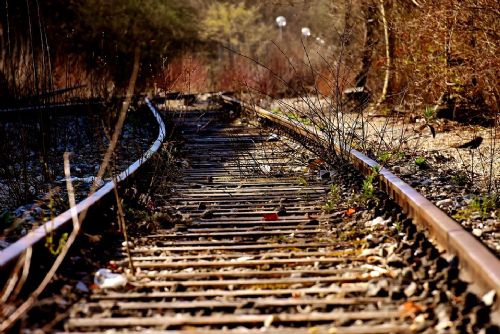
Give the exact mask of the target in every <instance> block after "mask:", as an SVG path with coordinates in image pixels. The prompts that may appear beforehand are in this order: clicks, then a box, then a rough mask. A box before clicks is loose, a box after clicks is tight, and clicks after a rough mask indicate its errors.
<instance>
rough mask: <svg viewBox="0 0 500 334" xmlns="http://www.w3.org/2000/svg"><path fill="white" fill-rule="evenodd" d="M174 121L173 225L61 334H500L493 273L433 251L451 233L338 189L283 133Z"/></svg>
mask: <svg viewBox="0 0 500 334" xmlns="http://www.w3.org/2000/svg"><path fill="white" fill-rule="evenodd" d="M228 101H229V102H231V103H233V104H234V103H235V101H234V100H232V99H228ZM233 106H234V105H233ZM175 116H176V117H174V118H173V119H174V122H175V123H176V124H175V126H176V127H177V128H178V129H181V131H182V138H183V145H182V150H183V156H184V157H185V158H186V161H187V162H188V165H189V166H188V167H187V168H185V170H184V171H183V174H182V178H181V179H179V180H178V181H177V182H176V184H175V186H174V188H173V189H172V191H169V192H168V193H163V194H156V196H157V200H161V201H164V203H163V205H164V206H165V207H168V208H169V210H170V211H169V212H174V213H173V214H172V213H171V216H172V218H173V217H174V216H175V219H171V220H169V221H166V222H163V223H159V224H158V228H157V230H156V231H155V232H154V233H151V234H147V235H137V236H133V237H132V239H131V243H130V246H131V259H132V263H133V266H134V272H132V271H130V270H129V268H128V266H129V261H128V257H127V252H126V249H125V247H124V248H123V249H122V250H121V256H118V257H117V258H116V259H115V261H114V262H113V265H114V266H115V268H114V270H115V271H116V272H119V273H123V274H121V275H122V277H126V279H127V285H126V286H122V287H120V288H118V289H97V290H94V291H92V292H91V293H90V294H89V295H88V297H86V298H84V299H83V300H81V301H80V302H78V303H76V304H75V305H73V306H72V308H71V310H70V313H69V316H68V317H67V318H66V319H64V320H63V321H62V322H61V326H60V328H59V330H60V331H63V330H64V332H74V333H80V332H89V333H100V332H104V331H107V330H113V331H114V332H126V333H134V332H143V331H146V330H147V331H148V332H150V333H178V334H180V333H193V332H200V333H210V334H215V333H262V332H264V333H276V334H288V333H290V334H291V333H308V334H311V333H318V334H319V333H414V332H425V333H454V332H457V333H461V332H470V333H477V332H479V331H483V332H484V333H496V332H498V330H499V329H498V327H496V326H495V325H494V323H495V321H497V320H498V319H497V314H496V313H495V307H496V304H495V300H494V298H491V297H492V296H493V295H494V292H495V289H498V286H495V285H494V284H495V276H494V272H495V269H492V270H491V271H492V272H493V273H491V271H489V270H487V269H485V272H486V273H484V272H481V271H478V270H479V269H478V270H471V268H473V269H474V268H476V267H475V266H474V265H473V264H471V262H470V261H471V260H470V259H469V258H467V257H464V256H463V255H462V251H455V250H456V249H462V248H464V247H467V246H463V245H462V246H456V245H455V246H454V247H455V248H453V247H447V245H446V243H442V242H441V243H438V244H437V246H438V247H439V250H438V248H436V244H434V243H431V242H430V241H429V237H430V238H431V239H437V240H438V241H440V240H441V238H442V235H443V232H442V230H440V228H439V227H431V228H430V232H429V231H427V230H425V229H424V228H423V227H420V226H416V225H415V224H413V223H412V219H409V218H408V217H407V216H405V214H404V213H403V212H402V210H401V209H400V207H399V206H398V205H397V204H396V203H394V202H393V201H392V200H391V199H390V198H389V197H388V196H386V195H384V194H382V193H381V192H377V194H376V196H375V197H374V198H369V199H366V198H365V199H361V197H360V196H358V195H359V194H360V193H361V189H360V184H361V182H362V181H363V176H362V175H361V174H359V173H357V172H355V171H353V170H351V169H348V168H339V170H338V171H329V173H330V174H331V175H327V174H326V171H325V170H323V168H324V166H323V162H322V161H321V160H320V159H318V158H317V157H314V156H313V155H312V154H311V153H310V152H308V151H307V150H305V149H304V148H302V147H301V146H300V145H299V144H298V143H297V142H296V141H294V140H293V139H291V138H290V137H289V136H288V135H287V133H286V132H285V131H282V130H283V126H284V125H285V124H284V120H277V121H276V120H275V123H277V124H278V125H280V126H281V130H277V129H274V128H265V127H264V128H263V127H261V126H260V125H258V124H256V123H247V122H245V121H244V119H242V118H239V117H237V115H236V113H234V112H233V111H231V112H227V111H224V110H216V109H213V108H210V110H203V109H193V110H189V109H186V110H184V111H182V112H177V114H176V115H175ZM260 116H261V117H274V116H272V115H267V114H266V113H261V114H260ZM299 135H300V136H302V137H304V136H308V135H310V134H307V133H304V132H303V130H302V133H300V134H299ZM355 164H357V165H358V166H359V165H360V163H356V162H355ZM334 174H335V175H334ZM383 175H385V176H387V175H388V174H383ZM382 183H383V184H386V183H384V181H382ZM385 187H388V186H387V184H386V186H385ZM388 192H389V193H391V190H390V188H389V191H388ZM392 195H394V197H395V198H396V201H399V200H400V196H399V197H398V194H395V193H394V191H393V192H392ZM361 202H362V203H363V204H360V203H361ZM403 207H405V213H408V214H409V215H410V216H411V218H413V219H414V220H415V221H419V220H425V221H426V222H427V221H428V219H427V218H426V214H425V213H422V212H420V211H419V212H417V213H415V212H414V211H412V210H414V209H413V207H412V206H411V204H406V205H403ZM431 211H432V210H431ZM441 223H442V224H445V222H444V221H443V222H441ZM436 231H437V232H436ZM429 233H431V235H429ZM432 233H434V234H432ZM448 238H449V236H448ZM445 239H446V237H445ZM452 239H453V238H452ZM443 245H444V246H443ZM469 246H470V245H469ZM472 246H473V247H474V246H476V245H475V244H473V245H472ZM441 247H444V248H446V249H447V250H448V251H451V254H445V253H444V252H443V249H442V248H441ZM461 247H462V248H461ZM480 252H481V250H479V254H482V253H480ZM453 254H458V257H457V256H451V255H453ZM474 256H475V255H474V254H472V255H470V254H469V257H472V258H474ZM476 257H477V256H476ZM488 259H489V258H488ZM462 267H463V268H465V269H468V271H467V272H463V273H462V271H461V270H459V268H462ZM462 274H464V275H467V274H469V275H472V276H474V275H478V276H474V277H473V278H472V279H471V278H470V277H469V280H470V281H472V280H475V281H476V283H477V285H476V286H473V284H467V283H466V282H465V281H464V280H463V277H464V276H462ZM479 275H480V276H479ZM471 283H473V282H471ZM469 285H470V286H469ZM474 289H476V290H474ZM489 290H491V291H493V292H489V293H486V292H488V291H489ZM473 291H476V292H477V294H475V293H473ZM485 293H486V297H485V298H483V299H481V297H482V296H483V295H485Z"/></svg>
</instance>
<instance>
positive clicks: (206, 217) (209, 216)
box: [201, 210, 214, 219]
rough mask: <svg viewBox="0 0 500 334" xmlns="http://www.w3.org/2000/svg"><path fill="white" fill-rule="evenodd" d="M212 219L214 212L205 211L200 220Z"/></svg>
mask: <svg viewBox="0 0 500 334" xmlns="http://www.w3.org/2000/svg"><path fill="white" fill-rule="evenodd" d="M213 217H214V210H205V211H204V212H203V213H202V214H201V218H203V219H211V218H213Z"/></svg>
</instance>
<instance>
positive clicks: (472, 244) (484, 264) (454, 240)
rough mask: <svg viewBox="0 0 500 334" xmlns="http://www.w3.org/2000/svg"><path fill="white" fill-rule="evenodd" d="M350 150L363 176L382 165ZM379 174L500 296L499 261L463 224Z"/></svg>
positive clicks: (303, 130) (316, 134) (408, 210)
mask: <svg viewBox="0 0 500 334" xmlns="http://www.w3.org/2000/svg"><path fill="white" fill-rule="evenodd" d="M221 97H222V99H223V101H225V102H226V103H230V104H233V105H239V106H241V108H242V109H246V110H249V111H251V112H254V113H256V114H257V115H258V116H259V117H261V118H264V119H267V120H269V121H271V122H274V123H277V124H279V125H280V126H283V127H285V128H288V129H289V130H292V131H293V132H295V133H298V134H299V135H301V136H304V137H306V138H308V139H311V140H315V141H318V139H320V140H326V135H325V134H324V133H323V132H322V131H320V130H318V129H316V128H315V127H312V126H307V125H304V124H301V123H299V122H295V121H293V120H289V119H287V118H286V117H283V116H280V115H276V114H274V113H272V112H270V111H268V110H265V109H263V108H260V107H258V106H254V105H250V104H248V103H245V102H242V101H239V100H238V99H235V98H233V97H230V96H226V95H224V94H222V95H221ZM341 147H342V146H341V145H338V144H337V145H336V147H335V148H334V149H336V150H337V151H341V150H342V149H341ZM347 153H348V156H349V158H350V160H351V162H352V164H353V165H354V166H355V167H356V168H357V169H358V170H360V171H361V172H362V173H363V174H364V175H369V174H371V173H372V171H373V167H375V166H377V167H380V165H379V164H378V163H377V162H376V161H374V160H373V159H370V158H368V157H367V156H365V155H364V154H362V153H361V152H359V151H357V150H355V149H352V148H351V149H350V150H349V152H347ZM379 174H380V178H379V182H380V187H381V189H382V190H383V191H385V192H386V193H387V194H388V195H389V196H390V197H391V198H393V200H394V201H395V202H396V203H397V204H398V205H399V206H401V208H402V209H403V212H404V213H405V214H406V215H407V216H408V217H410V218H412V219H413V221H414V222H415V224H420V225H423V226H425V227H426V228H427V229H428V230H429V231H430V233H431V237H432V238H435V239H436V241H437V242H438V244H439V245H440V246H441V247H443V248H445V249H446V250H447V251H448V252H450V253H451V254H455V255H457V256H458V258H459V259H460V264H461V266H462V268H463V269H464V270H465V272H466V274H467V275H468V276H469V277H467V278H468V281H470V282H472V283H474V284H476V287H477V288H478V289H479V290H480V291H479V292H480V293H485V292H488V291H490V290H495V291H496V294H497V296H500V260H499V259H498V258H497V257H496V256H495V255H493V254H492V253H491V252H490V251H489V250H488V249H487V248H486V246H484V245H483V244H482V243H481V242H480V241H479V240H477V239H476V238H475V237H474V236H472V235H471V233H469V232H467V231H466V230H465V229H464V228H463V227H462V226H461V225H460V224H458V223H457V222H456V221H454V220H453V219H451V218H450V217H449V216H448V215H447V214H445V213H444V212H443V211H441V210H440V209H439V208H438V207H436V206H435V205H434V204H433V203H431V202H430V201H429V200H428V199H427V198H425V197H424V196H422V195H421V194H420V193H419V192H417V191H416V190H415V189H413V188H412V187H410V186H409V185H408V184H407V183H406V182H404V181H403V180H401V179H400V178H399V177H397V176H396V175H394V174H393V173H391V172H390V171H389V170H388V169H387V168H381V170H380V173H379ZM496 303H497V307H500V298H497V302H496Z"/></svg>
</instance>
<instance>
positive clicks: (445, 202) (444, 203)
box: [436, 198, 453, 208]
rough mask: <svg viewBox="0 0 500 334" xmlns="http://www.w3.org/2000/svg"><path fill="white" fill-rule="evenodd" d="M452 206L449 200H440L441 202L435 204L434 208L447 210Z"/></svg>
mask: <svg viewBox="0 0 500 334" xmlns="http://www.w3.org/2000/svg"><path fill="white" fill-rule="evenodd" d="M452 204H453V201H452V199H451V198H446V199H442V200H440V201H437V202H436V206H438V207H441V208H448V207H450V206H451V205H452Z"/></svg>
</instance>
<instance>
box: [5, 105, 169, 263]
mask: <svg viewBox="0 0 500 334" xmlns="http://www.w3.org/2000/svg"><path fill="white" fill-rule="evenodd" d="M145 102H146V104H147V105H148V107H149V109H150V110H151V113H152V114H153V116H154V118H155V119H156V122H157V123H158V126H159V131H158V137H157V138H156V140H155V141H154V143H153V144H152V145H151V147H150V148H149V149H148V150H147V151H146V152H145V153H144V154H143V155H142V157H140V158H139V159H138V160H136V161H135V162H134V163H133V164H131V165H130V166H129V167H128V168H127V169H126V170H124V171H123V172H121V173H120V175H118V176H117V178H116V180H117V183H118V184H119V183H120V182H123V181H124V180H125V179H127V178H128V177H129V176H130V175H132V174H134V173H135V172H136V171H137V170H138V169H139V168H140V167H141V166H142V165H143V164H144V163H145V162H146V161H147V160H149V158H150V157H151V156H152V155H153V154H154V153H156V152H157V151H158V149H159V148H160V147H161V143H162V142H163V140H164V139H165V135H166V131H165V123H164V122H163V120H162V119H161V116H160V114H159V113H158V111H157V110H156V108H155V107H154V106H153V104H152V103H151V101H150V100H149V99H148V98H146V99H145ZM114 187H115V183H114V182H111V181H110V182H108V183H106V184H105V185H104V186H102V187H101V188H100V189H99V190H97V191H96V192H95V193H94V194H93V195H91V196H89V197H87V198H86V199H84V200H83V201H81V202H79V203H78V204H77V205H76V210H77V214H78V215H79V214H80V213H81V212H83V211H85V210H88V209H89V208H90V207H91V206H93V205H95V204H96V203H98V202H99V201H101V200H102V199H103V198H104V197H105V196H106V195H108V194H110V193H111V192H112V191H113V189H114ZM68 224H72V212H71V209H68V210H66V211H65V212H63V213H61V214H60V215H59V216H57V217H55V218H54V219H52V220H50V221H48V222H46V223H45V224H43V225H42V226H40V227H38V228H37V229H36V230H34V231H32V232H30V233H28V234H27V235H26V236H24V237H23V238H21V239H19V240H18V241H16V242H15V243H13V244H12V245H10V246H9V247H7V248H5V249H4V250H2V251H0V272H3V273H5V268H7V267H8V266H9V265H11V264H12V263H13V262H14V261H15V260H17V259H18V258H19V257H20V256H21V255H22V254H23V253H24V252H25V251H26V249H28V248H29V247H32V246H34V245H36V244H37V243H38V242H40V241H41V240H43V239H45V237H46V236H47V233H50V232H52V231H56V230H58V229H60V228H61V227H63V226H66V225H68Z"/></svg>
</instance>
